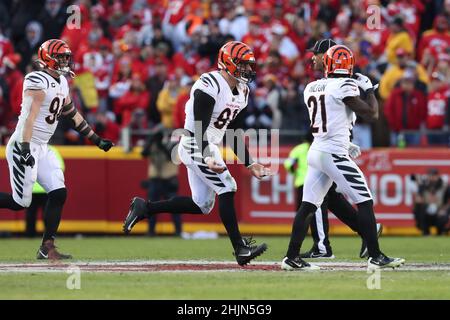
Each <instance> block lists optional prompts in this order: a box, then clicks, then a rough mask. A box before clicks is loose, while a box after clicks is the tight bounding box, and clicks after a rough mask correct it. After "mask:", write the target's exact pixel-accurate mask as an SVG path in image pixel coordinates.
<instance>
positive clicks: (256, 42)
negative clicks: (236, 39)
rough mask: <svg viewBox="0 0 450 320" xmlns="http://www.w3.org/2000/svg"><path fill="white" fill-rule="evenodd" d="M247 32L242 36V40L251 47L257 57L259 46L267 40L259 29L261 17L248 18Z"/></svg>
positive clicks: (259, 53)
mask: <svg viewBox="0 0 450 320" xmlns="http://www.w3.org/2000/svg"><path fill="white" fill-rule="evenodd" d="M249 22H250V23H249V29H248V33H247V34H246V35H244V37H243V38H242V42H244V43H246V44H247V45H249V46H250V48H252V49H253V52H254V53H255V57H256V58H257V59H258V58H260V57H261V47H262V46H263V45H264V43H266V42H267V39H266V37H264V35H263V34H262V32H261V30H260V26H261V18H260V17H258V16H252V17H250V19H249Z"/></svg>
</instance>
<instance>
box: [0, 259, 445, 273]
mask: <svg viewBox="0 0 450 320" xmlns="http://www.w3.org/2000/svg"><path fill="white" fill-rule="evenodd" d="M313 263H314V264H316V265H318V266H320V267H321V268H322V269H321V271H325V272H330V271H366V269H367V264H366V263H364V262H313ZM71 266H77V267H79V268H80V269H81V271H82V272H101V273H114V272H122V273H125V272H127V273H128V272H147V273H149V272H151V273H155V272H162V273H191V272H196V273H197V272H200V273H204V272H255V271H260V272H261V271H264V272H279V271H281V270H280V269H279V266H280V262H279V261H255V262H253V263H251V264H250V265H249V266H248V267H243V268H241V267H239V266H238V265H237V264H236V262H235V261H201V260H176V261H175V260H149V261H91V262H83V261H79V262H72V263H61V264H59V263H23V264H19V263H3V264H0V273H61V272H65V271H66V270H67V268H68V267H71ZM214 266H216V267H215V268H214ZM264 268H267V269H264ZM383 270H387V271H389V270H390V269H383ZM398 270H399V271H436V270H440V271H450V263H407V264H406V265H405V266H402V267H401V268H400V269H398Z"/></svg>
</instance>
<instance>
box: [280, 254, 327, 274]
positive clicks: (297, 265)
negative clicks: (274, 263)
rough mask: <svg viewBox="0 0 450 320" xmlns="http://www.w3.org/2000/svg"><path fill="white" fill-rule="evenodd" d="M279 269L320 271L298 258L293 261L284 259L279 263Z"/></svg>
mask: <svg viewBox="0 0 450 320" xmlns="http://www.w3.org/2000/svg"><path fill="white" fill-rule="evenodd" d="M281 269H283V270H287V271H299V270H320V267H319V266H316V265H314V264H309V263H308V262H306V261H305V260H303V259H302V258H300V256H296V257H295V258H294V259H290V258H288V257H285V258H284V259H283V261H282V262H281Z"/></svg>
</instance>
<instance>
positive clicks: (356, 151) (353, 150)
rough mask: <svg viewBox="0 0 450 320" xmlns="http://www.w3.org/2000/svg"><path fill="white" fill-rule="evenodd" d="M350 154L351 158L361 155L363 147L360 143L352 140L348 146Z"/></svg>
mask: <svg viewBox="0 0 450 320" xmlns="http://www.w3.org/2000/svg"><path fill="white" fill-rule="evenodd" d="M348 155H349V156H350V158H352V159H356V158H358V157H359V156H360V155H361V149H360V148H359V146H358V145H356V144H354V143H351V142H350V144H349V146H348Z"/></svg>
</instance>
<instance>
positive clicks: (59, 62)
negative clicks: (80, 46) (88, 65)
mask: <svg viewBox="0 0 450 320" xmlns="http://www.w3.org/2000/svg"><path fill="white" fill-rule="evenodd" d="M51 59H52V60H53V61H55V68H54V69H53V71H55V72H56V73H58V74H60V75H70V76H71V77H73V76H74V75H75V74H74V73H73V71H72V69H73V62H72V54H71V53H69V52H66V53H56V54H53V55H52V56H51Z"/></svg>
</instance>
